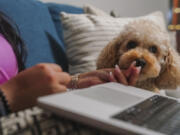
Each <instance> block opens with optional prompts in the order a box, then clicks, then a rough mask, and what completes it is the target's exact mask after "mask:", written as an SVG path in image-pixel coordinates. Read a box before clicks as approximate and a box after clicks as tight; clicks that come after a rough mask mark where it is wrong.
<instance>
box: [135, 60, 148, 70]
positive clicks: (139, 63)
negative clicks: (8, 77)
mask: <svg viewBox="0 0 180 135" xmlns="http://www.w3.org/2000/svg"><path fill="white" fill-rule="evenodd" d="M135 61H136V67H139V66H140V67H141V68H144V67H145V65H146V61H145V60H144V59H142V58H139V59H136V60H135Z"/></svg>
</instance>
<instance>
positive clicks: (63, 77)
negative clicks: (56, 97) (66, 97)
mask: <svg viewBox="0 0 180 135" xmlns="http://www.w3.org/2000/svg"><path fill="white" fill-rule="evenodd" d="M56 78H57V81H58V83H60V84H62V85H65V86H66V85H67V84H68V83H69V82H70V81H71V77H70V75H69V74H68V73H66V72H58V73H56Z"/></svg>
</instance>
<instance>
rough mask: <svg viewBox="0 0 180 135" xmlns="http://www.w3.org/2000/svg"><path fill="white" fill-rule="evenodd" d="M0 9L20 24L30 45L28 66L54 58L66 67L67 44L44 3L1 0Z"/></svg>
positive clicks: (21, 31)
mask: <svg viewBox="0 0 180 135" xmlns="http://www.w3.org/2000/svg"><path fill="white" fill-rule="evenodd" d="M0 9H1V11H2V12H4V13H5V14H6V15H7V16H9V17H10V18H11V19H12V20H13V21H14V22H15V23H16V24H17V26H18V28H19V30H20V34H21V37H22V38H23V40H24V41H25V44H26V45H27V51H28V57H27V61H26V67H30V66H32V65H35V64H37V63H40V62H51V63H57V64H60V65H61V66H62V68H63V69H64V70H67V68H68V67H67V65H68V64H67V59H66V55H65V52H64V47H63V44H62V43H61V42H60V40H59V37H58V35H57V32H56V30H55V27H54V24H53V21H52V19H51V15H50V14H49V10H48V8H47V7H46V5H45V4H43V3H42V2H40V1H37V0H0Z"/></svg>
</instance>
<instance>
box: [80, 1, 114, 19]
mask: <svg viewBox="0 0 180 135" xmlns="http://www.w3.org/2000/svg"><path fill="white" fill-rule="evenodd" d="M83 10H84V13H86V14H91V15H96V16H106V17H111V16H110V15H109V14H107V13H106V12H104V11H103V10H101V9H99V8H97V7H95V6H93V5H91V4H86V5H84V6H83Z"/></svg>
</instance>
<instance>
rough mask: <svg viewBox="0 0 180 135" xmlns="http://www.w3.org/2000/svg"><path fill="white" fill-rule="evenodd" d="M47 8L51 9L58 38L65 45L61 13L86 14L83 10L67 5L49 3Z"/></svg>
mask: <svg viewBox="0 0 180 135" xmlns="http://www.w3.org/2000/svg"><path fill="white" fill-rule="evenodd" d="M47 7H48V9H49V12H50V14H51V17H52V20H53V22H54V25H55V27H56V31H57V33H58V36H59V38H60V40H61V41H62V42H63V45H64V38H63V26H62V24H61V18H60V12H67V13H74V14H82V13H84V11H83V9H82V8H79V7H75V6H71V5H65V4H55V3H47ZM64 47H65V45H64Z"/></svg>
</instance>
